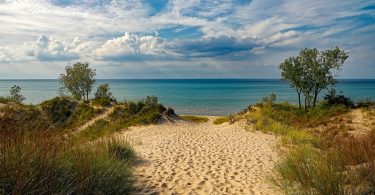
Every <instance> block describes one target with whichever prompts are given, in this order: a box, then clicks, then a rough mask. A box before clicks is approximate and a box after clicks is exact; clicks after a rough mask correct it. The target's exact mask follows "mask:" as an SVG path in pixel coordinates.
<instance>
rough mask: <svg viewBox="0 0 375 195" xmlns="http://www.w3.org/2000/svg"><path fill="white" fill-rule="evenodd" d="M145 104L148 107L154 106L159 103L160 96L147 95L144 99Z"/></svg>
mask: <svg viewBox="0 0 375 195" xmlns="http://www.w3.org/2000/svg"><path fill="white" fill-rule="evenodd" d="M144 104H145V106H147V107H153V106H156V105H158V104H159V98H158V97H155V96H147V97H146V99H145V100H144Z"/></svg>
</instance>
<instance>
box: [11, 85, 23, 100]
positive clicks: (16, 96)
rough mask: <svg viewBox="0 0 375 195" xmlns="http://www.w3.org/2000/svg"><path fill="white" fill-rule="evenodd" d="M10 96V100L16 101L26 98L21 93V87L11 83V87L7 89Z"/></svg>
mask: <svg viewBox="0 0 375 195" xmlns="http://www.w3.org/2000/svg"><path fill="white" fill-rule="evenodd" d="M9 93H10V97H9V99H10V100H11V101H14V102H16V103H22V101H24V100H25V99H26V98H25V97H24V96H23V95H22V94H21V87H20V86H18V85H13V87H11V88H10V90H9Z"/></svg>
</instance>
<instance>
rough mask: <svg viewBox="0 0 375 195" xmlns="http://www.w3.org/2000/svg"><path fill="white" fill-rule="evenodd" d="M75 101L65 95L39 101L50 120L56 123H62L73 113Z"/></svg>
mask: <svg viewBox="0 0 375 195" xmlns="http://www.w3.org/2000/svg"><path fill="white" fill-rule="evenodd" d="M77 104H78V103H77V102H76V101H73V100H71V99H69V98H65V97H55V98H53V99H51V100H47V101H44V102H42V103H41V108H42V110H43V112H44V113H46V115H47V116H48V117H49V118H50V120H51V121H52V122H53V123H55V124H57V125H62V124H64V123H65V122H66V121H67V120H68V119H69V117H70V116H71V115H72V114H73V111H74V109H75V107H76V106H77Z"/></svg>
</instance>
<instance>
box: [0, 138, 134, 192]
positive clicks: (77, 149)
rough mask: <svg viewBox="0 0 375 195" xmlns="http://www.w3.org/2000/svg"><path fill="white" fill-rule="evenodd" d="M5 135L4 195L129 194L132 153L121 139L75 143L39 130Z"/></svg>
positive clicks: (0, 152) (1, 154) (1, 146)
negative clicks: (72, 143) (71, 143)
mask: <svg viewBox="0 0 375 195" xmlns="http://www.w3.org/2000/svg"><path fill="white" fill-rule="evenodd" d="M1 139H2V140H1V143H0V194H130V193H131V190H132V187H131V186H132V183H133V181H134V179H133V175H132V165H131V159H133V158H134V153H129V152H128V153H126V152H121V151H132V150H131V148H129V146H128V145H124V144H123V143H121V142H110V143H104V142H101V143H100V142H99V143H95V144H92V145H90V146H71V145H69V144H67V142H65V141H61V137H54V136H53V135H51V134H49V133H36V132H33V133H30V134H25V133H23V134H19V133H17V134H9V133H8V134H4V133H3V134H1ZM115 151H120V153H121V156H118V155H117V153H118V152H115Z"/></svg>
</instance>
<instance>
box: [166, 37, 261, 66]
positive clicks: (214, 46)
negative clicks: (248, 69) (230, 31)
mask: <svg viewBox="0 0 375 195" xmlns="http://www.w3.org/2000/svg"><path fill="white" fill-rule="evenodd" d="M258 46H259V43H257V40H255V39H253V38H251V37H241V38H237V37H228V36H220V37H214V38H203V39H198V40H193V41H189V40H187V41H179V42H176V43H175V44H173V45H172V46H171V47H173V50H176V51H177V52H178V53H180V54H181V55H182V56H184V57H185V58H208V57H211V58H221V59H225V58H227V60H231V59H232V58H230V56H231V55H233V54H235V53H237V54H238V53H245V56H239V55H236V58H237V59H243V57H245V58H246V55H247V54H248V52H250V51H251V50H252V49H253V48H255V47H258Z"/></svg>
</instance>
